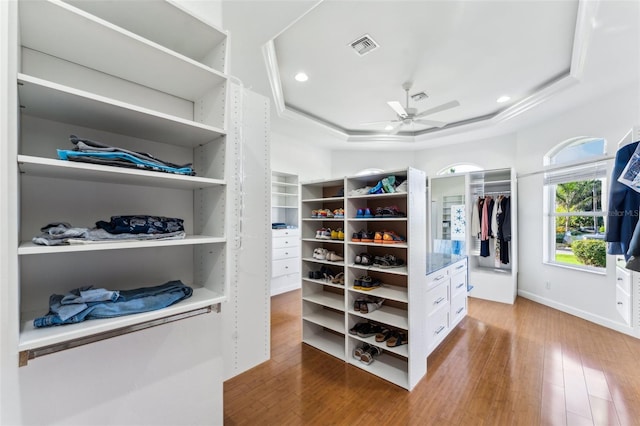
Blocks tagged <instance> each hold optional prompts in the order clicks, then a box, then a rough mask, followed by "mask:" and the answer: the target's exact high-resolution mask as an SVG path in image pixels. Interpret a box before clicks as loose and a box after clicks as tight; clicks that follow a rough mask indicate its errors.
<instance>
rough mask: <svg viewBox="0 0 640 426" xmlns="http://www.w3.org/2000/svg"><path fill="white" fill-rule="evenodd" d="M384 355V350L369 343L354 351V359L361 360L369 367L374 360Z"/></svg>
mask: <svg viewBox="0 0 640 426" xmlns="http://www.w3.org/2000/svg"><path fill="white" fill-rule="evenodd" d="M380 354H382V349H381V348H379V347H377V346H373V345H370V344H368V343H364V344H362V346H359V347H357V348H356V349H355V350H354V351H353V357H354V358H356V359H359V360H360V361H361V362H363V363H365V364H367V365H369V364H371V363H372V362H373V358H374V357H376V356H379V355H380Z"/></svg>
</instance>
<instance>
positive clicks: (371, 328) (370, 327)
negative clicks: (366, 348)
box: [356, 322, 382, 337]
mask: <svg viewBox="0 0 640 426" xmlns="http://www.w3.org/2000/svg"><path fill="white" fill-rule="evenodd" d="M380 331H382V327H380V326H379V325H378V324H371V323H370V322H367V323H365V325H364V326H362V327H360V328H358V330H357V331H356V334H358V336H360V337H371V336H373V335H374V334H378V333H380Z"/></svg>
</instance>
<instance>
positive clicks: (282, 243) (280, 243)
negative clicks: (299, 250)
mask: <svg viewBox="0 0 640 426" xmlns="http://www.w3.org/2000/svg"><path fill="white" fill-rule="evenodd" d="M299 245H300V240H299V239H298V238H297V237H278V238H274V239H273V245H272V247H273V248H274V249H279V248H285V247H298V246H299Z"/></svg>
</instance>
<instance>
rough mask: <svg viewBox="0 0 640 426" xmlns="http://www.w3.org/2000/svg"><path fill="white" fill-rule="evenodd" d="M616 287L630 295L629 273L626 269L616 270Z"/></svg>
mask: <svg viewBox="0 0 640 426" xmlns="http://www.w3.org/2000/svg"><path fill="white" fill-rule="evenodd" d="M616 286H617V287H620V289H621V290H622V291H624V292H625V293H627V294H631V273H630V271H628V270H626V269H621V268H616Z"/></svg>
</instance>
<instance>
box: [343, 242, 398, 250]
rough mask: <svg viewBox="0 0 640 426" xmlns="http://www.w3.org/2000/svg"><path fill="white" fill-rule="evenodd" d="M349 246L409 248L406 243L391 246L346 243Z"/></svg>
mask: <svg viewBox="0 0 640 426" xmlns="http://www.w3.org/2000/svg"><path fill="white" fill-rule="evenodd" d="M347 243H348V244H349V245H354V246H369V247H385V248H386V247H388V248H404V249H406V248H408V247H409V246H408V245H407V244H406V243H393V244H380V243H362V242H359V241H348V242H347Z"/></svg>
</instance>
